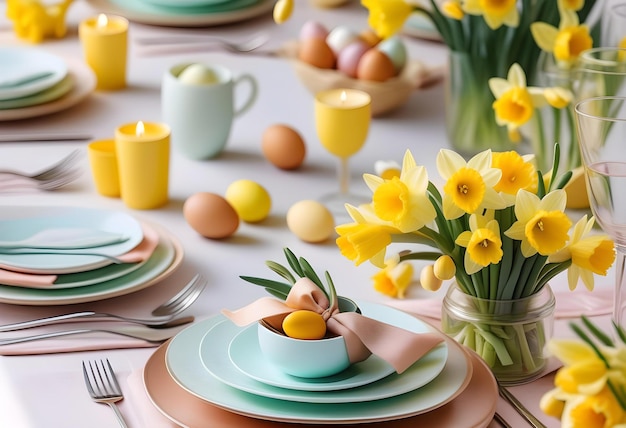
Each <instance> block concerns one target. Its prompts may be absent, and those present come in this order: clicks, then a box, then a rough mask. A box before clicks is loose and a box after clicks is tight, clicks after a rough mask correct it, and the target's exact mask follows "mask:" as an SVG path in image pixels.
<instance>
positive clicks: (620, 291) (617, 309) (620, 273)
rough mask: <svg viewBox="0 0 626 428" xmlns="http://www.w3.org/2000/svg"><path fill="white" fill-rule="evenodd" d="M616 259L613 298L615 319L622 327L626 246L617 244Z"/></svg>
mask: <svg viewBox="0 0 626 428" xmlns="http://www.w3.org/2000/svg"><path fill="white" fill-rule="evenodd" d="M616 249H617V254H616V259H615V292H614V298H613V321H614V322H615V324H617V325H618V326H621V327H625V325H624V320H625V319H624V305H626V275H624V273H625V272H624V269H625V268H626V247H623V246H621V245H616Z"/></svg>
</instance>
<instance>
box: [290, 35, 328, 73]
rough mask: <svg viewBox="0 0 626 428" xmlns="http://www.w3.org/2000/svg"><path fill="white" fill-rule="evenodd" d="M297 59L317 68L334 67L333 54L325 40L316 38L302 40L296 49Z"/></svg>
mask: <svg viewBox="0 0 626 428" xmlns="http://www.w3.org/2000/svg"><path fill="white" fill-rule="evenodd" d="M298 58H299V59H300V61H302V62H306V63H307V64H310V65H312V66H314V67H317V68H334V67H335V53H334V52H333V51H332V49H331V48H330V46H328V43H326V40H322V39H318V38H311V39H306V40H302V41H301V42H300V47H299V48H298Z"/></svg>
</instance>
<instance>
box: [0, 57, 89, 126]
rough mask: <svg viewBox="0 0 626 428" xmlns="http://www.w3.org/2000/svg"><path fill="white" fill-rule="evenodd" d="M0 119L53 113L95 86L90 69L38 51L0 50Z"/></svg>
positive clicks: (73, 101) (79, 98)
mask: <svg viewBox="0 0 626 428" xmlns="http://www.w3.org/2000/svg"><path fill="white" fill-rule="evenodd" d="M0 69H2V74H1V75H0V120H13V119H21V118H25V117H33V116H37V115H41V114H46V113H52V112H55V111H58V110H61V109H64V108H67V107H70V106H72V105H74V104H76V103H77V102H78V101H80V100H82V99H83V98H84V97H85V96H86V95H87V94H89V93H90V92H91V91H92V90H93V88H94V87H95V77H94V76H93V73H92V72H91V70H90V69H89V68H88V67H87V66H85V65H84V64H81V63H74V62H71V63H69V62H66V61H65V60H64V59H63V58H61V57H58V56H56V55H53V54H50V53H48V52H46V51H44V50H41V49H35V48H25V47H0Z"/></svg>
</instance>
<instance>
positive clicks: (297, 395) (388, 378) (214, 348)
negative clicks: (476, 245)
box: [200, 314, 448, 403]
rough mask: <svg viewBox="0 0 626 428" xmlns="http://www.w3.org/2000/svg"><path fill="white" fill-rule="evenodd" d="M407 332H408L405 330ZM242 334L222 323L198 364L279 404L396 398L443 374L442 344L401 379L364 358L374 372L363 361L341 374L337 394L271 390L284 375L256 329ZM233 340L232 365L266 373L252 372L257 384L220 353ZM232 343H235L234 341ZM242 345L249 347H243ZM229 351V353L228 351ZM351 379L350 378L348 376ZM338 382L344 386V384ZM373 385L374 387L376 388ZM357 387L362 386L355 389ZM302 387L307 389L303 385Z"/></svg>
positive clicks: (209, 338) (212, 332) (208, 339)
mask: <svg viewBox="0 0 626 428" xmlns="http://www.w3.org/2000/svg"><path fill="white" fill-rule="evenodd" d="M394 315H395V314H394ZM407 316H410V315H407ZM412 318H413V317H412ZM413 320H415V321H417V322H418V323H421V321H419V320H418V319H417V318H413ZM405 328H408V326H407V327H405ZM240 330H241V329H239V328H238V327H237V326H236V325H234V324H233V323H232V322H230V321H224V322H223V323H220V324H218V325H216V326H215V327H213V328H212V329H211V330H209V332H208V333H207V334H206V335H205V336H204V339H203V340H202V343H201V344H200V358H201V360H202V362H203V364H204V366H205V368H206V369H207V370H208V371H209V372H210V373H211V374H212V375H213V376H215V377H216V378H217V379H219V380H221V381H222V382H224V383H225V384H227V385H230V386H232V387H234V388H237V389H240V390H242V391H245V392H249V393H251V394H255V395H260V396H262V397H269V398H277V399H280V400H286V401H301V402H304V403H359V402H363V401H373V400H382V399H385V398H389V397H395V396H398V395H400V394H404V393H406V392H410V391H414V390H416V389H418V388H421V387H422V386H424V385H426V384H427V383H428V382H430V381H432V380H433V379H434V378H435V377H437V375H438V374H439V373H441V370H443V367H444V366H445V365H446V360H447V357H448V347H447V346H446V344H445V343H442V344H441V345H438V346H437V348H435V349H433V350H432V351H431V352H429V353H428V354H427V355H425V356H424V357H422V358H421V359H420V360H419V361H418V362H416V363H415V364H414V365H412V366H411V367H410V368H409V369H407V370H406V371H405V372H404V373H402V374H401V375H399V374H397V373H394V370H393V368H392V369H391V373H393V374H391V373H390V372H389V370H387V369H388V367H390V366H389V365H388V364H387V363H385V362H384V360H381V359H379V358H376V357H372V358H368V360H370V359H371V360H373V361H375V363H374V365H373V366H371V365H368V364H367V360H366V361H364V362H363V363H361V364H362V365H361V367H358V368H352V370H350V369H347V370H345V375H346V379H340V380H338V381H337V382H335V383H336V385H337V389H329V388H332V386H331V385H330V384H329V383H326V384H325V385H324V386H325V387H326V389H324V390H321V391H319V390H313V391H307V390H298V389H290V388H287V389H285V388H281V387H276V386H271V385H274V384H275V382H274V380H273V379H272V376H273V375H276V379H281V381H282V380H284V379H285V378H286V377H288V376H286V375H284V374H282V373H281V372H280V371H279V370H276V369H273V368H272V366H271V365H270V364H268V363H267V362H266V361H265V359H264V358H263V354H261V349H260V348H259V345H258V341H257V335H256V326H253V327H252V328H247V329H245V330H244V331H243V332H241V333H240V334H238V333H239V332H240ZM431 330H432V329H431V328H429V329H427V330H424V331H431ZM233 335H235V336H236V337H235V339H237V338H239V344H238V345H236V348H237V350H236V354H235V353H233V352H230V357H231V360H232V357H233V356H234V355H237V356H241V355H246V356H247V358H245V360H246V361H248V362H250V361H252V360H256V361H258V362H259V364H257V365H252V369H253V370H255V369H262V370H265V371H266V372H265V373H264V374H263V375H260V374H259V371H258V370H255V371H254V372H253V376H255V378H257V379H258V377H257V376H260V378H261V379H263V380H262V381H258V380H255V379H253V378H251V377H249V376H247V375H246V374H245V373H243V372H240V371H239V370H237V368H236V367H234V366H233V364H231V362H230V361H229V352H227V351H225V350H224V349H225V348H226V349H228V348H229V347H228V341H229V340H230V338H232V337H233ZM235 339H233V341H234V340H235ZM245 345H247V347H246V346H245ZM230 349H231V350H232V349H233V348H232V346H231V348H230ZM381 368H382V370H381ZM370 370H371V371H370ZM368 372H369V373H371V374H372V377H368ZM351 374H352V375H353V376H350V375H351ZM352 378H359V379H360V380H361V382H356V383H354V387H350V386H348V385H349V384H350V380H357V379H352ZM292 379H293V380H294V382H292V383H295V384H297V385H298V386H302V385H301V384H302V383H305V382H299V381H298V379H297V378H293V377H292ZM342 380H344V381H346V382H342ZM375 380H378V381H377V382H375ZM265 381H268V383H269V384H267V383H265ZM278 383H283V382H278ZM286 383H287V384H288V385H290V384H291V383H289V382H286ZM359 385H363V386H360V387H357V386H359ZM304 387H306V385H305V386H304Z"/></svg>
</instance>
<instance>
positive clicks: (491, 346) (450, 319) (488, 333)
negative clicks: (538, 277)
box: [441, 284, 556, 385]
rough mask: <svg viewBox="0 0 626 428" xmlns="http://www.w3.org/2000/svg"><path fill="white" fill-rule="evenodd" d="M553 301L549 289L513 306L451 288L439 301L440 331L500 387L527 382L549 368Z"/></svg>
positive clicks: (542, 290) (453, 286)
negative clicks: (475, 356) (479, 363)
mask: <svg viewBox="0 0 626 428" xmlns="http://www.w3.org/2000/svg"><path fill="white" fill-rule="evenodd" d="M555 302H556V301H555V298H554V294H553V293H552V290H551V289H550V287H549V286H547V285H546V286H545V287H543V288H542V289H541V291H539V292H537V293H536V294H533V295H532V296H529V297H525V298H521V299H515V300H490V299H481V298H477V297H474V296H471V295H469V294H466V293H464V292H463V291H462V290H461V289H460V288H459V287H458V286H457V285H456V284H454V285H452V286H451V287H450V289H449V290H448V292H447V293H446V295H445V297H444V299H443V308H442V316H441V324H442V329H443V331H444V332H445V333H446V334H447V335H449V336H451V337H452V338H454V339H455V340H456V341H458V342H459V343H462V344H463V345H465V346H468V347H469V348H471V349H472V350H474V351H476V352H477V353H478V354H479V355H480V356H481V357H482V358H483V359H484V360H485V362H486V363H487V364H488V365H489V366H490V367H491V369H492V371H493V373H494V375H495V376H496V378H497V379H498V381H499V382H501V383H502V384H504V385H516V384H521V383H526V382H530V381H532V380H534V379H536V378H538V377H539V376H541V374H542V372H543V369H544V368H545V366H546V364H547V362H548V355H547V353H546V350H545V347H546V344H547V342H548V341H549V340H550V338H551V337H552V331H553V325H554V307H555Z"/></svg>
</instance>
